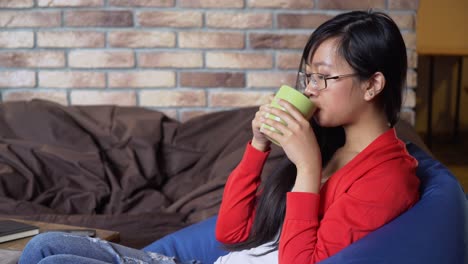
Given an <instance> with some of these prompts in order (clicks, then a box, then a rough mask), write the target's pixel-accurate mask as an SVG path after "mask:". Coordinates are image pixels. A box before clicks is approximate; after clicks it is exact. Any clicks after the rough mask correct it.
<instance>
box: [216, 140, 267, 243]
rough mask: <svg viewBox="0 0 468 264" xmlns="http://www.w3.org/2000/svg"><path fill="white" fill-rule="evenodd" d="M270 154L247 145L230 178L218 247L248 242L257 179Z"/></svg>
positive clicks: (223, 206)
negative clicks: (221, 244) (219, 245)
mask: <svg viewBox="0 0 468 264" xmlns="http://www.w3.org/2000/svg"><path fill="white" fill-rule="evenodd" d="M269 153H270V151H267V152H261V151H259V150H257V149H255V148H254V147H252V146H251V145H250V143H249V144H248V145H247V148H246V150H245V153H244V156H243V157H242V160H241V162H240V163H239V165H237V167H236V168H235V169H234V170H233V171H232V173H231V175H229V178H228V180H227V182H226V186H225V187H224V194H223V200H222V202H221V207H220V209H219V214H218V220H217V223H216V239H217V240H218V241H220V242H221V243H224V244H233V243H237V242H242V241H245V240H246V239H247V238H248V236H249V233H250V229H251V227H252V223H253V219H254V216H255V205H256V196H257V189H258V186H259V185H260V176H261V173H262V169H263V165H264V164H265V161H266V159H267V157H268V154H269Z"/></svg>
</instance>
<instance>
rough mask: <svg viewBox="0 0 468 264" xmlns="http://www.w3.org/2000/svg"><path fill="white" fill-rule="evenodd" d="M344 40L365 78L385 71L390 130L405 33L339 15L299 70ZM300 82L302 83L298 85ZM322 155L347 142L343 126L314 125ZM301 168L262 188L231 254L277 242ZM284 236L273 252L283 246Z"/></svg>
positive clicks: (280, 171)
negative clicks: (321, 49)
mask: <svg viewBox="0 0 468 264" xmlns="http://www.w3.org/2000/svg"><path fill="white" fill-rule="evenodd" d="M331 38H337V39H338V52H339V54H340V55H341V56H342V57H343V58H344V59H345V60H346V61H347V62H348V63H349V65H351V67H352V68H353V69H354V70H355V72H356V73H357V74H358V76H359V78H360V79H361V80H366V79H368V78H370V77H371V76H372V75H373V74H374V73H376V72H381V73H382V74H383V75H384V76H385V80H386V83H385V87H384V89H383V91H382V92H381V93H380V94H379V98H378V99H379V100H378V103H379V104H380V105H381V107H382V108H383V110H384V111H385V114H386V116H387V119H388V122H389V124H390V126H394V125H395V123H396V121H397V120H398V115H399V112H400V108H401V102H402V92H403V87H404V85H405V79H406V70H407V59H406V47H405V43H404V41H403V37H402V36H401V33H400V30H399V29H398V26H397V25H396V24H395V22H394V21H393V20H392V19H391V18H390V17H389V16H388V15H386V14H384V13H381V12H373V11H367V12H365V11H352V12H348V13H343V14H340V15H337V16H335V17H334V18H332V19H330V20H328V21H326V22H325V23H323V24H322V25H320V26H319V27H318V28H317V29H316V30H315V31H314V32H313V33H312V35H311V36H310V38H309V40H308V42H307V44H306V46H305V48H304V52H303V55H302V60H301V63H300V66H299V70H302V69H303V67H304V65H303V64H304V63H305V62H307V60H308V59H309V58H312V55H313V54H314V52H315V51H316V50H317V48H318V46H319V45H320V44H321V43H323V42H324V41H325V40H327V39H331ZM298 82H299V79H298V81H297V83H296V87H297V86H298V85H299V84H298ZM311 125H312V128H313V129H314V131H315V134H316V136H317V140H318V143H319V147H320V151H321V154H322V166H325V165H326V164H327V163H328V161H329V160H330V159H331V157H332V155H333V154H334V152H335V151H336V150H337V149H338V148H339V147H341V146H343V145H344V143H345V134H344V130H343V128H342V127H335V128H325V127H320V126H318V125H317V124H316V122H314V121H313V120H312V121H311ZM295 179H296V168H295V166H294V164H293V163H292V162H290V161H289V160H288V159H287V158H285V159H284V161H283V162H281V163H280V164H279V165H278V168H277V169H276V170H275V171H274V173H273V174H272V175H268V176H267V177H266V178H265V180H264V181H263V182H262V185H261V187H260V190H261V191H260V196H259V198H258V201H257V208H256V210H257V211H256V216H255V219H254V222H253V226H252V229H251V231H250V234H249V237H248V239H247V240H246V241H244V242H240V243H236V244H231V245H225V247H226V248H227V249H229V250H243V249H249V248H253V247H257V246H260V245H262V244H264V243H267V242H270V241H273V239H275V237H276V236H277V235H278V233H279V232H280V230H281V227H282V225H283V220H284V215H285V212H286V193H287V192H288V191H290V190H291V189H292V187H293V185H294V183H295ZM278 243H279V236H278V237H277V238H276V241H275V243H274V244H273V246H272V248H271V250H269V251H266V252H264V253H262V254H260V255H263V254H266V253H268V252H270V251H273V250H276V249H277V248H278Z"/></svg>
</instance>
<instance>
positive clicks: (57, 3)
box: [37, 0, 104, 7]
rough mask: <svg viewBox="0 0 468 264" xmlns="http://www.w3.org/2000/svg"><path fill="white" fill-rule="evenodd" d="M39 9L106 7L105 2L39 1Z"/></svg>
mask: <svg viewBox="0 0 468 264" xmlns="http://www.w3.org/2000/svg"><path fill="white" fill-rule="evenodd" d="M37 5H38V6H39V7H97V6H104V0H73V1H70V0H38V1H37Z"/></svg>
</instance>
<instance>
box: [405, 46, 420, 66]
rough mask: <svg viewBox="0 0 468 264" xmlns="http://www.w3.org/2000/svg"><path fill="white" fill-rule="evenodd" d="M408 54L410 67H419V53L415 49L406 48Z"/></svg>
mask: <svg viewBox="0 0 468 264" xmlns="http://www.w3.org/2000/svg"><path fill="white" fill-rule="evenodd" d="M406 53H407V56H408V68H417V67H418V54H417V53H416V51H415V50H406Z"/></svg>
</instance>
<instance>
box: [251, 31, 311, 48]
mask: <svg viewBox="0 0 468 264" xmlns="http://www.w3.org/2000/svg"><path fill="white" fill-rule="evenodd" d="M308 39H309V34H307V35H306V34H271V33H251V34H250V35H249V40H250V47H252V48H254V49H303V48H304V46H305V44H306V43H307V40H308Z"/></svg>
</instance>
